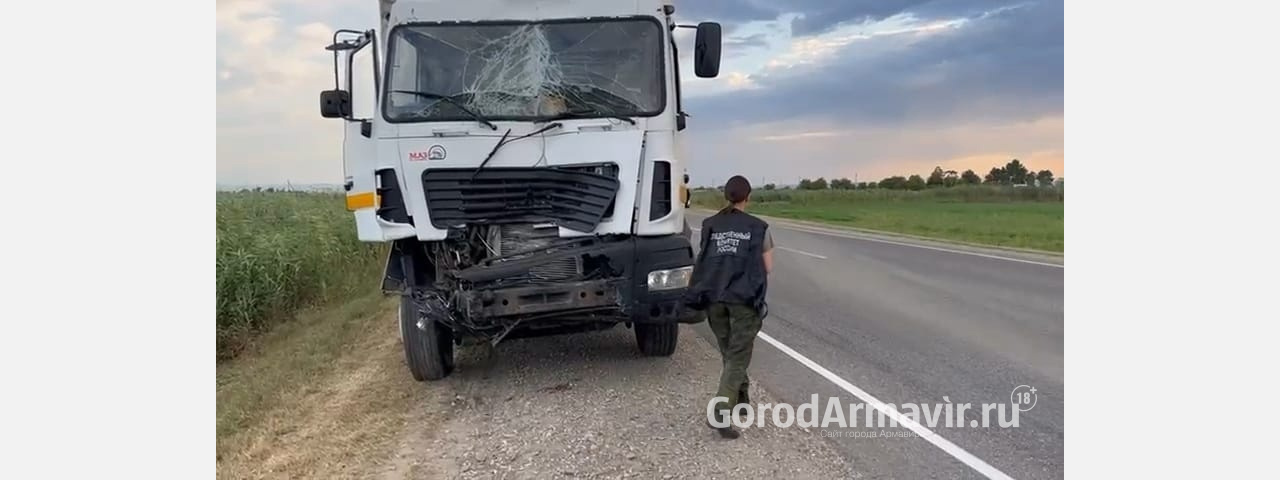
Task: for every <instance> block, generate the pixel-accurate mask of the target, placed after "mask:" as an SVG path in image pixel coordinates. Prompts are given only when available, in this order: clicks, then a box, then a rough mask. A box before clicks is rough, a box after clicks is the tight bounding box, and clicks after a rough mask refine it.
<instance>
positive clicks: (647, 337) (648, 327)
mask: <svg viewBox="0 0 1280 480" xmlns="http://www.w3.org/2000/svg"><path fill="white" fill-rule="evenodd" d="M635 325H636V345H637V346H639V347H640V353H643V354H644V355H645V356H649V357H669V356H671V354H673V353H675V352H676V340H679V338H680V324H678V323H637V324H635Z"/></svg>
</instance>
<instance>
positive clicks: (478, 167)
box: [471, 123, 563, 180]
mask: <svg viewBox="0 0 1280 480" xmlns="http://www.w3.org/2000/svg"><path fill="white" fill-rule="evenodd" d="M562 126H563V125H562V124H560V123H552V124H550V125H547V126H545V127H542V128H539V129H537V130H535V131H533V132H529V133H526V134H524V135H521V136H519V137H515V138H513V139H511V140H507V136H508V135H511V129H510V128H508V129H507V133H504V134H502V138H500V139H498V143H496V144H494V145H493V150H490V151H489V156H487V157H484V160H482V161H481V162H480V164H479V165H476V170H475V171H474V172H471V179H472V180H475V179H476V175H479V174H480V170H481V169H483V168H484V166H485V164H488V163H489V160H490V159H492V158H493V154H495V153H498V149H499V148H502V146H503V145H506V144H508V143H511V142H514V141H516V140H519V139H522V138H529V137H532V136H534V135H537V134H540V133H544V132H546V131H547V130H551V129H553V128H559V127H562Z"/></svg>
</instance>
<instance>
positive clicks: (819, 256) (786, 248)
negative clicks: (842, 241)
mask: <svg viewBox="0 0 1280 480" xmlns="http://www.w3.org/2000/svg"><path fill="white" fill-rule="evenodd" d="M775 247H776V248H777V249H779V250H786V251H788V252H794V253H799V254H801V255H808V256H810V257H813V258H820V259H823V260H826V259H827V257H826V256H825V255H818V254H816V253H809V252H806V251H804V250H796V249H794V248H790V247H782V246H777V245H775Z"/></svg>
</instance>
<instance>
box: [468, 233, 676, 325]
mask: <svg viewBox="0 0 1280 480" xmlns="http://www.w3.org/2000/svg"><path fill="white" fill-rule="evenodd" d="M565 257H581V258H582V261H583V262H584V263H588V264H596V265H602V266H603V267H604V269H605V270H607V271H609V272H611V275H608V276H607V278H601V279H591V280H582V281H571V282H547V283H537V284H527V285H513V286H498V285H500V282H501V279H503V278H510V277H513V276H519V275H520V274H521V272H523V271H526V270H528V269H529V268H533V267H535V266H537V265H539V264H541V263H544V262H550V261H555V260H558V259H562V258H565ZM605 264H607V265H605ZM692 264H693V249H692V247H691V246H690V245H689V240H688V238H686V237H684V236H682V235H669V236H661V237H625V238H621V239H603V238H601V239H595V240H588V241H584V242H581V243H579V244H576V245H574V246H570V247H567V248H562V249H559V250H557V251H553V252H548V253H546V254H540V255H537V256H534V257H525V258H521V259H518V260H513V261H509V262H498V263H491V264H485V265H479V266H476V267H472V268H469V269H466V270H462V271H459V272H457V273H456V276H457V278H459V279H462V280H465V281H468V282H480V284H481V285H484V284H485V282H499V283H497V284H492V283H491V284H488V285H487V286H483V287H477V288H472V289H468V290H466V291H462V292H459V306H461V307H462V308H463V310H464V311H466V312H467V314H468V317H469V318H471V319H472V320H473V321H474V320H477V319H482V318H487V319H497V318H502V317H508V318H524V319H529V317H530V316H536V317H541V318H547V317H551V316H555V315H556V314H560V313H563V314H565V315H574V314H584V315H589V316H588V318H591V319H596V320H606V319H608V320H614V321H622V322H631V323H671V322H682V323H696V322H697V321H699V320H700V318H698V315H697V314H696V312H692V311H689V310H688V309H687V308H685V307H684V303H683V296H684V292H685V288H684V287H683V286H681V287H678V288H677V287H675V286H673V285H661V286H660V287H657V288H650V287H651V286H653V285H652V283H653V277H654V275H651V273H652V272H660V271H670V272H684V271H685V270H687V269H688V267H689V266H690V265H692ZM664 278H668V277H664Z"/></svg>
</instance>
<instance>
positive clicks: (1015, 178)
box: [1003, 158, 1032, 184]
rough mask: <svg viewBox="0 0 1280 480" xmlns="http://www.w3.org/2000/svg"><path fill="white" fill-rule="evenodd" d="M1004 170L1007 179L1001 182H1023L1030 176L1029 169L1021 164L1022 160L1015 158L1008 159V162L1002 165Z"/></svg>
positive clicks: (1029, 178) (1027, 180)
mask: <svg viewBox="0 0 1280 480" xmlns="http://www.w3.org/2000/svg"><path fill="white" fill-rule="evenodd" d="M1004 171H1005V174H1006V175H1008V177H1009V181H1008V182H1003V183H1015V184H1023V183H1028V182H1030V180H1031V178H1032V177H1031V171H1029V170H1027V166H1026V165H1023V164H1022V162H1020V161H1018V159H1016V158H1015V159H1013V160H1010V161H1009V163H1008V164H1007V165H1005V166H1004Z"/></svg>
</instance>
